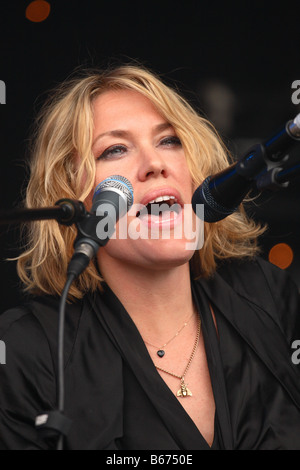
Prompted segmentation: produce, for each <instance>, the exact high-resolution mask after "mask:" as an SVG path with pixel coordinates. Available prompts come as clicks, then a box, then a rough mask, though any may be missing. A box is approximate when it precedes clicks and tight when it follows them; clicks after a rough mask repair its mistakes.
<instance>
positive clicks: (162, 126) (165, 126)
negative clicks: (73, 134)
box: [92, 122, 173, 147]
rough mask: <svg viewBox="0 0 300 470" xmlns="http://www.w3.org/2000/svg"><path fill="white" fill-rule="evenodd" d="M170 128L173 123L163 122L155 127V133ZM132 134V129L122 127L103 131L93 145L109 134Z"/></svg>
mask: <svg viewBox="0 0 300 470" xmlns="http://www.w3.org/2000/svg"><path fill="white" fill-rule="evenodd" d="M169 128H173V126H172V124H170V123H169V122H162V123H161V124H158V125H157V126H155V127H154V128H153V133H155V134H156V133H158V132H162V131H165V130H166V129H169ZM130 134H131V132H130V131H126V130H122V129H114V130H111V131H107V132H103V134H99V135H98V136H97V137H96V138H95V140H94V142H93V144H92V147H94V145H95V143H96V142H97V141H98V140H99V139H101V138H102V137H106V136H109V137H127V136H129V135H130Z"/></svg>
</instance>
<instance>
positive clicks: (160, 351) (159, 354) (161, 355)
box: [144, 312, 194, 357]
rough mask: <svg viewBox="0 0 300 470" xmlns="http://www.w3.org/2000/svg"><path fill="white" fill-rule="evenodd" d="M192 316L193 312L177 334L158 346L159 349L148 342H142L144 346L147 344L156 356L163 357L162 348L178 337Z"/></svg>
mask: <svg viewBox="0 0 300 470" xmlns="http://www.w3.org/2000/svg"><path fill="white" fill-rule="evenodd" d="M193 315H194V312H193V313H192V315H191V316H190V318H189V319H188V320H187V321H186V322H185V323H184V324H183V325H182V327H181V328H180V330H178V331H177V333H176V334H175V335H174V336H172V338H171V339H169V341H167V342H166V343H165V344H163V345H162V346H160V347H159V346H155V344H151V343H149V342H148V341H145V340H144V342H145V343H146V344H148V346H152V347H153V348H155V349H157V353H156V354H157V355H158V356H159V357H163V356H164V355H165V351H164V348H165V347H166V346H167V345H168V344H169V343H171V341H173V339H175V338H176V337H177V336H178V335H179V333H180V332H181V331H182V330H183V329H184V328H185V327H186V326H187V325H188V324H189V322H190V319H191V318H192V316H193Z"/></svg>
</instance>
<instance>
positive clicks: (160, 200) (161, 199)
mask: <svg viewBox="0 0 300 470" xmlns="http://www.w3.org/2000/svg"><path fill="white" fill-rule="evenodd" d="M170 199H176V198H175V196H159V197H157V198H156V199H153V200H152V201H149V202H148V204H153V203H154V202H162V201H169V200H170Z"/></svg>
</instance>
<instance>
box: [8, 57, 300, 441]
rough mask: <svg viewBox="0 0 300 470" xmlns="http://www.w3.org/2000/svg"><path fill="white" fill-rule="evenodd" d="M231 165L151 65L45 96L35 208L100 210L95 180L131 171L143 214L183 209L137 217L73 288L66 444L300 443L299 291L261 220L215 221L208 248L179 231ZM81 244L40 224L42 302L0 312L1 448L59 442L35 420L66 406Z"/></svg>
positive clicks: (28, 266)
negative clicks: (65, 293)
mask: <svg viewBox="0 0 300 470" xmlns="http://www.w3.org/2000/svg"><path fill="white" fill-rule="evenodd" d="M227 165H228V155H227V153H226V150H225V148H224V146H223V145H222V143H221V142H220V139H219V138H218V136H217V134H216V132H215V131H214V129H213V128H212V126H211V125H210V124H209V123H208V122H207V121H206V120H204V119H203V118H201V117H199V116H198V115H197V113H195V111H194V110H192V109H191V107H190V106H189V105H188V104H187V103H186V101H185V100H184V99H182V98H181V97H180V96H179V95H178V94H177V93H176V92H175V91H173V90H171V89H170V88H168V87H167V86H166V85H164V84H163V83H162V82H161V81H160V80H159V78H157V77H156V76H155V75H154V74H152V73H150V72H149V71H147V70H144V69H143V68H141V67H136V66H123V67H118V68H116V69H112V70H108V71H106V72H99V73H92V74H89V75H87V76H85V77H80V78H78V79H74V80H72V81H70V82H68V83H66V84H64V85H63V86H62V87H61V88H60V89H59V90H58V91H56V93H55V95H54V98H53V99H52V101H51V102H49V103H47V105H46V107H45V109H44V111H43V112H42V114H41V117H40V120H39V121H38V133H37V135H36V140H35V146H34V148H33V159H32V163H31V178H30V182H29V185H28V190H27V198H26V206H27V207H43V206H51V205H54V203H55V202H56V201H57V200H58V199H61V198H63V197H68V198H74V199H79V200H82V201H84V202H85V205H86V207H87V208H88V209H90V208H91V204H92V196H93V194H94V190H95V187H96V186H97V184H98V183H100V182H101V181H102V180H104V179H105V178H107V177H109V176H111V175H115V174H120V175H122V176H123V177H125V178H127V179H128V180H129V181H130V182H131V184H132V186H133V189H134V199H135V203H137V204H138V205H140V206H141V207H147V208H148V209H149V207H151V205H153V204H155V203H161V202H162V199H163V202H165V203H166V204H168V205H170V206H172V204H174V203H176V205H177V208H178V209H177V211H176V212H175V211H172V208H170V210H169V212H168V214H162V215H158V216H157V215H156V216H155V215H151V214H150V215H149V214H148V213H147V214H145V212H141V211H137V210H129V212H128V214H127V216H126V217H127V222H128V227H129V226H132V224H135V227H136V226H137V225H138V226H139V229H140V231H141V232H142V231H144V232H143V233H146V235H147V236H139V237H132V236H129V233H128V236H126V237H123V238H121V237H117V236H116V237H115V238H112V239H111V240H110V241H109V242H108V243H107V245H106V246H104V247H101V248H100V249H99V251H98V254H97V257H96V259H95V260H93V262H91V263H90V265H89V267H88V268H87V269H86V270H85V271H84V273H82V274H81V275H80V277H79V279H77V280H76V281H75V282H74V284H73V285H72V287H71V289H70V296H69V303H68V305H67V310H66V327H65V351H64V357H65V397H66V402H65V414H66V416H67V417H68V418H69V419H70V420H71V421H72V425H71V428H70V431H69V432H68V434H67V436H66V438H65V443H64V445H65V448H66V449H120V450H121V449H131V450H132V449H152V450H153V449H168V450H178V449H188V450H191V449H279V448H282V449H299V448H300V438H299V435H300V433H299V431H300V413H299V404H300V392H299V387H298V384H299V371H298V370H297V368H296V366H295V365H293V363H292V361H291V349H290V342H291V341H293V340H294V339H297V338H298V337H299V334H300V331H299V316H298V318H297V313H298V310H297V309H298V293H297V289H296V287H295V286H294V285H293V284H292V282H291V281H290V280H289V279H288V278H287V276H286V274H285V273H283V272H281V271H280V270H279V269H277V268H275V267H272V266H270V265H269V264H268V263H266V262H264V261H262V260H260V259H259V258H256V254H257V237H258V236H259V235H260V234H261V233H262V232H263V229H261V228H260V227H258V226H256V225H255V224H254V222H252V221H250V220H248V219H247V217H246V215H245V213H244V211H243V209H242V207H241V208H240V209H239V211H238V212H236V213H234V214H233V215H231V216H229V217H227V218H226V219H224V220H223V221H220V222H218V223H215V224H205V227H204V244H203V247H201V248H200V249H199V250H191V249H187V242H188V241H189V236H188V235H187V234H186V232H185V231H182V232H181V233H182V236H181V237H178V236H177V235H176V233H177V232H176V230H177V229H178V227H182V226H183V225H184V222H185V220H187V219H188V210H187V207H188V206H189V205H190V202H191V198H192V194H193V191H194V190H195V188H196V187H197V186H198V185H199V184H200V183H201V182H202V181H203V179H204V178H205V177H206V176H208V175H209V174H213V173H216V172H217V171H220V170H221V169H223V168H225V167H226V166H227ZM157 198H158V199H157ZM195 219H196V216H194V220H193V222H194V223H195ZM121 221H122V219H120V221H119V222H118V223H117V225H116V233H117V232H118V228H119V224H120V223H121ZM166 227H167V228H168V237H164V230H165V229H166ZM141 232H140V233H141ZM175 232H176V233H175ZM153 233H155V236H153ZM75 237H76V229H75V228H74V226H72V227H65V226H59V225H58V224H57V223H56V222H49V221H47V222H39V223H34V224H32V225H31V226H30V227H29V228H28V245H27V247H26V250H25V251H24V253H23V254H22V255H21V256H20V257H19V260H18V272H19V275H20V278H21V279H22V281H23V282H24V284H25V285H26V288H27V291H28V292H29V293H30V294H31V295H32V296H31V297H30V298H29V300H28V302H27V304H26V305H24V306H22V307H20V308H17V309H13V310H10V311H9V312H6V313H5V314H3V315H2V316H1V339H2V340H3V341H4V342H5V345H6V351H7V364H6V365H5V366H3V367H1V370H0V373H1V383H2V386H1V398H0V399H1V401H0V408H1V411H0V423H1V428H0V429H1V434H0V436H1V437H0V442H1V447H2V448H5V449H32V448H34V449H47V448H49V447H51V445H53V443H50V442H49V441H48V440H47V439H44V438H43V436H41V435H40V434H39V433H38V431H37V428H36V427H35V418H36V416H39V415H41V414H42V413H43V412H45V410H54V409H56V407H57V396H56V376H57V354H56V350H57V344H56V343H57V341H56V337H57V311H58V305H59V298H60V295H61V292H62V289H63V286H64V283H65V279H66V270H67V265H68V262H69V260H70V258H71V256H72V253H73V242H74V239H75ZM33 295H34V296H33Z"/></svg>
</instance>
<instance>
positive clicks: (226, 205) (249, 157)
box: [192, 114, 300, 222]
mask: <svg viewBox="0 0 300 470" xmlns="http://www.w3.org/2000/svg"><path fill="white" fill-rule="evenodd" d="M299 140H300V114H298V115H297V116H296V117H295V119H294V120H291V121H288V122H287V123H286V124H285V126H284V127H283V128H281V129H280V130H279V131H278V132H277V133H276V134H275V135H274V136H273V137H271V138H270V139H268V140H267V141H265V142H264V143H263V144H258V145H255V146H254V147H252V148H251V149H249V150H248V152H247V153H246V155H245V156H244V157H242V158H241V159H240V160H239V161H238V162H237V163H234V164H232V165H230V166H229V167H228V168H226V169H225V170H223V171H221V172H219V173H217V174H216V175H211V176H208V177H207V178H206V179H205V180H204V181H203V183H202V184H201V185H200V186H199V187H198V188H197V189H196V191H195V192H194V194H193V197H192V207H193V210H194V212H195V213H196V214H197V211H196V207H197V204H204V220H205V221H206V222H217V221H219V220H222V219H224V218H225V217H227V216H228V215H230V214H232V213H233V212H235V211H236V210H237V208H238V206H239V204H240V203H241V202H242V201H243V199H244V197H245V196H246V194H247V193H248V192H249V190H250V189H251V187H252V185H253V183H254V179H255V177H257V175H259V173H260V172H261V171H262V170H263V168H264V167H265V166H266V165H269V166H274V165H276V163H277V162H279V161H281V160H283V158H284V157H285V155H286V154H285V152H286V151H287V150H288V149H289V147H291V146H292V145H293V144H295V141H299Z"/></svg>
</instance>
